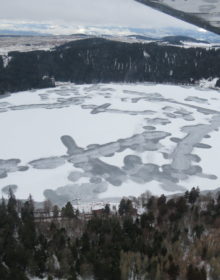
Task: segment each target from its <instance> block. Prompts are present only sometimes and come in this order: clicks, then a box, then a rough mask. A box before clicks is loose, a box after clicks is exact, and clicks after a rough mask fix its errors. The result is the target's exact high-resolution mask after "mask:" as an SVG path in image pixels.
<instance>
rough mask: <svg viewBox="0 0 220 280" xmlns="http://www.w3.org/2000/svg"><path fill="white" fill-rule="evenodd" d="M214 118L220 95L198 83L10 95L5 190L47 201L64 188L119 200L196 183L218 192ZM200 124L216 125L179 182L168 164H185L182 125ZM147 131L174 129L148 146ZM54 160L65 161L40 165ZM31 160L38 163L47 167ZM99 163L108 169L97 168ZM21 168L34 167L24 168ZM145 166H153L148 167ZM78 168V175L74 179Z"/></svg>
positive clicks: (1, 121)
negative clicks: (193, 171)
mask: <svg viewBox="0 0 220 280" xmlns="http://www.w3.org/2000/svg"><path fill="white" fill-rule="evenodd" d="M213 118H217V123H218V118H219V126H220V92H219V91H217V90H212V89H208V88H199V87H189V86H174V85H162V84H150V83H143V84H94V85H75V84H70V83H63V84H62V83H60V84H59V85H58V86H57V87H56V88H54V89H42V90H33V91H26V92H20V93H15V94H11V95H5V96H3V97H2V98H1V99H0V127H1V137H0V190H2V195H4V196H6V195H7V194H6V192H5V187H6V186H9V185H16V186H17V191H16V196H17V197H18V198H22V199H24V198H27V197H28V195H29V194H30V193H31V194H32V196H33V197H34V199H35V200H36V201H42V200H43V199H45V196H44V191H45V190H51V191H53V192H54V193H55V194H57V195H58V194H59V195H60V194H61V193H62V188H64V189H65V192H64V193H65V195H66V194H67V191H66V190H67V189H68V192H69V193H70V194H69V197H67V198H66V199H69V200H71V201H72V200H74V198H75V199H78V198H79V199H80V200H81V201H82V202H83V201H84V200H85V201H86V202H88V201H98V200H100V201H102V200H103V199H109V201H114V199H115V198H119V197H123V196H139V195H141V194H142V193H144V192H146V191H150V192H151V193H152V194H155V195H160V194H162V193H164V194H172V193H178V192H180V191H185V190H186V189H190V188H192V187H195V186H199V187H200V188H201V189H210V190H211V189H215V188H217V187H219V185H220V171H219V169H218V155H220V154H219V151H220V144H219V143H220V141H219V140H220V134H219V131H218V125H216V126H215V127H213V128H212V120H213ZM198 125H204V126H206V127H209V128H210V129H209V130H208V133H207V134H208V135H209V136H207V135H202V136H201V139H200V142H199V143H191V142H187V143H186V145H189V146H190V145H192V149H190V148H189V149H188V150H187V151H188V152H187V153H189V154H184V155H182V156H183V157H184V158H183V159H182V161H183V162H185V163H186V164H190V166H189V167H190V169H191V167H192V166H195V165H196V166H199V167H200V168H202V170H200V171H199V172H197V173H196V174H190V175H189V174H188V173H187V172H189V171H186V170H184V173H181V174H180V169H178V172H177V171H175V172H177V173H175V174H174V175H173V174H171V175H172V176H174V177H176V176H177V177H178V178H179V179H178V180H177V181H175V180H173V178H174V177H172V178H169V176H171V175H170V174H168V175H166V174H165V173H164V172H162V171H163V168H164V166H170V165H172V164H173V163H174V162H178V160H179V161H181V159H180V158H175V157H177V156H180V155H181V154H182V153H181V151H179V150H178V149H181V147H182V146H181V145H179V143H180V142H181V141H183V139H184V138H186V137H187V135H188V134H189V132H188V130H187V131H186V130H185V129H183V128H184V127H188V126H190V127H191V130H190V131H191V134H193V131H194V129H195V131H196V129H197V126H198ZM146 132H147V133H149V135H150V133H151V132H152V134H153V133H162V134H164V133H165V134H167V133H169V134H167V135H165V134H164V135H165V136H164V137H162V139H160V140H159V141H157V140H155V141H154V143H153V144H152V143H151V144H149V145H148V144H146V143H148V142H146V141H147V140H146V139H145V140H144V141H142V140H140V139H143V138H142V137H143V135H145V134H144V133H146ZM199 133H200V132H199ZM64 135H68V136H70V137H71V138H72V139H73V140H74V141H75V144H76V145H77V146H76V147H74V148H73V150H74V153H73V154H71V155H69V154H68V153H67V148H66V147H65V146H64V144H63V143H62V141H61V137H62V136H64ZM135 135H139V136H137V138H135ZM153 135H154V134H153ZM191 136H192V135H191ZM208 137H210V138H208ZM173 138H174V139H173ZM191 138H192V139H194V138H195V137H191ZM129 139H130V140H129ZM134 139H135V140H134ZM132 141H133V142H132ZM190 141H191V140H190ZM131 142H132V143H133V144H132V143H131ZM127 143H128V144H127ZM198 144H206V145H205V146H203V147H201V145H200V146H198ZM91 145H94V146H91ZM120 145H122V146H123V145H124V146H123V147H124V148H122V146H121V148H119V147H120ZM146 145H148V146H146ZM152 145H153V146H152ZM207 145H208V146H207ZM100 147H102V148H100ZM91 149H92V152H91ZM106 151H108V152H106ZM88 153H89V157H88V156H87V154H88ZM103 153H104V154H103ZM193 155H196V156H197V160H196V161H195V160H191V161H190V163H188V162H187V160H186V158H188V157H193ZM54 157H56V158H55V159H54ZM198 157H199V158H198ZM48 158H49V159H51V158H52V159H51V161H52V162H53V164H54V162H56V159H58V162H59V163H58V165H57V166H56V164H55V166H54V165H53V164H52V165H53V166H50V164H49V166H46V167H45V163H43V165H42V162H41V161H40V163H38V161H39V160H41V159H43V160H44V159H48ZM127 158H132V160H133V159H138V162H139V161H140V163H135V166H133V167H131V169H129V168H130V167H129V168H128V167H126V166H125V161H126V159H127ZM12 159H19V160H20V163H18V164H17V166H11V165H10V164H11V163H10V164H9V165H10V167H5V161H6V160H12ZM88 160H89V161H88ZM90 160H92V163H91V162H90ZM129 160H130V159H129ZM32 161H37V164H39V165H40V168H39V166H38V167H36V165H34V164H32ZM76 161H77V163H76ZM94 161H95V162H96V163H95V164H97V161H98V162H99V164H100V165H101V167H95V165H94ZM79 162H80V164H79ZM130 163H131V162H130ZM130 163H129V164H130ZM20 166H25V167H27V168H28V169H27V170H24V171H19V170H18V169H19V167H20ZM128 166H129V165H128ZM146 166H147V168H150V171H146V170H148V169H146V170H145V169H143V167H144V168H145V167H146ZM152 166H157V167H158V170H159V172H161V173H160V175H158V173H155V171H152V174H151V168H152ZM172 167H173V168H174V169H175V166H173V165H172ZM103 168H104V170H105V171H103ZM114 168H116V169H117V170H116V169H114ZM115 170H116V171H115ZM114 172H116V173H115V176H114ZM118 172H119V173H120V172H122V173H120V174H121V175H118ZM137 172H140V173H137ZM147 172H149V173H147ZM181 172H182V171H181ZM72 173H74V174H73V177H74V176H75V177H74V179H70V175H71V174H72ZM146 173H147V175H146ZM1 174H3V175H1ZM138 174H141V175H140V178H139V177H138V176H139V175H138ZM165 175H166V176H165ZM210 175H212V176H211V177H210ZM146 176H147V177H146ZM114 179H115V180H116V181H117V183H114ZM92 180H93V181H92ZM118 180H119V181H118ZM91 182H92V183H91ZM96 185H97V188H96ZM58 188H59V191H58V192H57V189H58ZM91 188H92V190H91ZM78 196H79V197H78ZM47 198H48V197H47Z"/></svg>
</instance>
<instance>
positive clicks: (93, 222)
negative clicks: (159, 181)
mask: <svg viewBox="0 0 220 280" xmlns="http://www.w3.org/2000/svg"><path fill="white" fill-rule="evenodd" d="M45 205H46V206H47V207H49V203H48V202H47V203H46V204H45ZM137 206H138V207H141V208H142V207H143V208H144V209H145V210H144V211H142V214H138V213H137V210H136V209H135V208H137ZM47 207H45V209H47ZM52 209H53V212H52V213H53V215H52V216H51V215H50V214H49V213H50V212H49V211H48V215H47V214H46V216H45V214H44V216H39V215H37V214H36V213H37V210H36V209H35V207H34V202H33V200H32V199H31V197H30V198H29V199H28V200H27V201H26V202H21V201H17V200H16V198H15V197H14V195H13V194H12V193H11V194H10V196H9V199H8V201H7V202H6V201H4V200H3V201H2V203H1V205H0V275H1V279H2V280H11V279H13V280H23V279H24V280H26V279H32V278H33V277H38V278H44V279H68V280H73V279H97V280H104V279H109V280H110V279H112V280H116V279H117V280H120V279H121V280H127V279H146V280H162V279H163V280H166V279H167V280H169V279H170V280H175V279H176V280H177V279H179V280H206V279H210V280H218V279H220V244H219V237H220V230H219V225H220V196H217V198H213V197H212V196H211V195H209V194H207V195H201V194H200V193H199V189H192V190H191V191H190V192H186V193H185V194H184V195H182V196H177V197H173V198H167V197H165V196H163V195H162V196H161V197H154V196H149V197H144V196H143V197H141V198H140V199H139V200H137V199H136V200H135V201H133V202H132V201H130V200H127V199H122V200H121V202H120V205H119V209H118V211H117V212H115V213H112V212H111V211H110V208H109V206H108V205H106V207H105V208H104V209H103V210H102V211H99V212H94V213H93V214H91V215H90V216H86V215H84V214H82V213H79V212H78V211H76V210H75V209H73V207H72V205H71V203H67V204H66V206H64V207H63V208H62V209H61V211H59V209H58V207H57V206H53V208H52ZM45 211H46V210H45ZM38 213H39V212H38ZM59 213H61V214H59ZM45 277H46V278H45ZM38 278H37V279H38ZM34 279H35V278H34Z"/></svg>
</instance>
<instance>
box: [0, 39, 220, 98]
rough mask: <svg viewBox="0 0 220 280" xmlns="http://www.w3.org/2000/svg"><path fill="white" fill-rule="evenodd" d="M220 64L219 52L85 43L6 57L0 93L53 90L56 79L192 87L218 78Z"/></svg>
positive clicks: (103, 41) (0, 62) (0, 65)
mask: <svg viewBox="0 0 220 280" xmlns="http://www.w3.org/2000/svg"><path fill="white" fill-rule="evenodd" d="M219 61H220V49H218V48H210V49H206V48H184V47H181V46H169V45H166V44H161V43H145V44H143V43H125V42H118V41H111V40H106V39H101V38H93V39H85V40H79V41H74V42H71V43H67V44H65V45H62V46H60V47H57V48H56V49H53V50H51V51H32V52H23V53H22V52H10V53H8V56H2V57H0V93H5V92H14V91H21V90H27V89H32V88H43V87H51V86H54V79H55V80H56V81H71V82H74V83H98V82H144V81H150V82H157V83H181V84H194V83H196V82H198V81H199V80H200V79H203V78H205V79H208V78H215V77H219V73H220V63H219Z"/></svg>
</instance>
